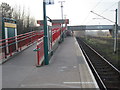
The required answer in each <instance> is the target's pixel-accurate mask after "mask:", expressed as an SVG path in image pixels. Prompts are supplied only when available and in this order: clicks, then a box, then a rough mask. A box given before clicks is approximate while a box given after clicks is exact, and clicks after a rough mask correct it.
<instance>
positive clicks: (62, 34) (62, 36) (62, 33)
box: [58, 1, 65, 41]
mask: <svg viewBox="0 0 120 90" xmlns="http://www.w3.org/2000/svg"><path fill="white" fill-rule="evenodd" d="M64 2H65V1H59V2H58V3H61V17H62V21H63V3H64ZM62 29H63V23H62ZM62 29H61V37H60V39H61V41H64V32H62Z"/></svg>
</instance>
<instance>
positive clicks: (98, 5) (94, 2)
mask: <svg viewBox="0 0 120 90" xmlns="http://www.w3.org/2000/svg"><path fill="white" fill-rule="evenodd" d="M58 1H61V0H54V2H55V4H54V5H47V16H49V17H50V18H51V19H60V18H61V8H60V3H58ZM62 1H63V0H62ZM64 1H65V3H63V5H64V15H65V16H66V18H68V19H70V25H93V24H96V25H97V24H98V25H99V24H100V25H102V24H107V25H108V24H113V23H111V22H109V21H107V20H105V19H101V18H100V17H98V16H97V15H95V14H93V13H90V11H94V12H95V13H98V14H100V15H102V16H104V17H106V18H108V19H110V20H112V21H115V9H117V8H118V2H119V1H120V0H64ZM1 2H7V3H8V4H10V5H11V6H12V7H14V6H15V5H18V6H19V5H20V6H21V7H23V6H24V7H25V8H29V9H30V13H31V16H34V17H35V19H36V20H41V19H43V3H42V2H43V0H0V3H1ZM95 18H96V19H95Z"/></svg>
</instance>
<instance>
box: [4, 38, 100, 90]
mask: <svg viewBox="0 0 120 90" xmlns="http://www.w3.org/2000/svg"><path fill="white" fill-rule="evenodd" d="M34 48H35V45H33V46H31V47H29V48H28V49H26V50H24V51H22V52H21V53H19V54H18V55H16V56H15V57H13V58H11V60H9V61H8V62H6V63H5V64H3V65H2V66H3V67H2V68H3V80H2V82H3V88H96V89H98V88H99V87H98V84H97V82H96V80H95V78H94V76H93V74H92V72H91V70H90V68H89V66H88V64H87V62H86V59H85V57H84V56H83V53H82V51H81V49H80V47H79V45H78V43H77V41H76V39H75V38H74V37H67V38H65V40H64V42H63V43H61V44H60V45H59V47H58V48H57V50H56V51H55V53H54V55H53V56H52V58H51V60H50V64H49V65H47V66H42V67H36V66H35V56H36V53H35V52H33V49H34Z"/></svg>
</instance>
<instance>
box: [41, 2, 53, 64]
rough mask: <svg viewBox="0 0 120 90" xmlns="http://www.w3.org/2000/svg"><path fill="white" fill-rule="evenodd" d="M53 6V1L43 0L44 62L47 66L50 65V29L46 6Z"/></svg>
mask: <svg viewBox="0 0 120 90" xmlns="http://www.w3.org/2000/svg"><path fill="white" fill-rule="evenodd" d="M51 4H54V1H53V0H43V20H44V62H45V65H48V64H49V58H48V29H47V16H46V5H51Z"/></svg>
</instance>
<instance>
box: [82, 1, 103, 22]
mask: <svg viewBox="0 0 120 90" xmlns="http://www.w3.org/2000/svg"><path fill="white" fill-rule="evenodd" d="M102 1H103V0H100V1H99V2H98V3H97V4H96V5H95V6H94V7H93V8H92V9H91V11H93V10H94V9H95V8H96V7H97V6H98V5H99V4H100V3H101V2H102ZM89 15H90V12H89V13H88V15H87V16H86V18H85V19H84V21H83V22H82V23H83V24H84V22H85V21H86V20H87V19H88V17H89Z"/></svg>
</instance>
